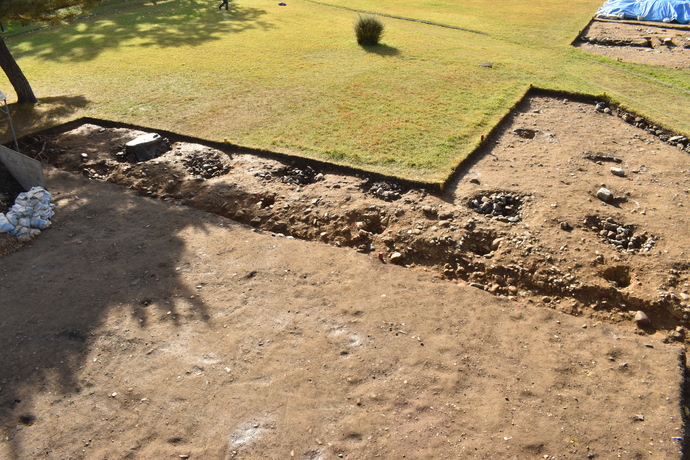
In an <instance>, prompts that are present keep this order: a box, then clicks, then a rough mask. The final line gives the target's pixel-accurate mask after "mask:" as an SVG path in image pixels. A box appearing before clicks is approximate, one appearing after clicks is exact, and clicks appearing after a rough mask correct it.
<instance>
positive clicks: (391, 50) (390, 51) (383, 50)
mask: <svg viewBox="0 0 690 460" xmlns="http://www.w3.org/2000/svg"><path fill="white" fill-rule="evenodd" d="M362 49H363V50H364V51H366V52H367V53H371V54H378V55H379V56H399V55H400V50H399V49H398V48H395V47H393V46H388V45H386V44H383V43H380V44H378V45H374V46H362Z"/></svg>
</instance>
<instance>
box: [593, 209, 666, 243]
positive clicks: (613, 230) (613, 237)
mask: <svg viewBox="0 0 690 460" xmlns="http://www.w3.org/2000/svg"><path fill="white" fill-rule="evenodd" d="M584 223H585V225H586V226H587V227H588V228H590V229H591V230H594V231H596V232H598V233H599V236H601V237H602V238H603V239H604V241H606V242H607V243H609V244H612V245H614V246H616V247H617V248H618V249H621V250H627V251H629V252H649V251H650V250H651V249H652V247H653V246H654V242H655V241H656V239H655V238H654V237H653V236H651V235H649V234H647V232H642V233H639V234H635V227H634V226H633V225H623V224H619V223H618V222H616V221H615V220H614V219H613V217H607V218H606V219H605V220H603V221H602V220H601V219H599V218H598V217H596V216H589V217H587V218H585V221H584Z"/></svg>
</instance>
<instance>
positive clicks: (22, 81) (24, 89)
mask: <svg viewBox="0 0 690 460" xmlns="http://www.w3.org/2000/svg"><path fill="white" fill-rule="evenodd" d="M0 68H2V70H4V71H5V75H7V78H8V79H9V80H10V83H12V86H13V87H14V90H15V92H16V93H17V99H18V101H17V102H19V103H20V104H23V103H29V104H35V103H36V102H38V99H36V96H34V91H33V90H32V89H31V85H30V84H29V80H27V79H26V77H25V76H24V72H22V69H20V68H19V64H17V61H15V60H14V57H13V56H12V53H10V50H9V49H8V48H7V45H6V44H5V40H4V39H3V38H2V37H0Z"/></svg>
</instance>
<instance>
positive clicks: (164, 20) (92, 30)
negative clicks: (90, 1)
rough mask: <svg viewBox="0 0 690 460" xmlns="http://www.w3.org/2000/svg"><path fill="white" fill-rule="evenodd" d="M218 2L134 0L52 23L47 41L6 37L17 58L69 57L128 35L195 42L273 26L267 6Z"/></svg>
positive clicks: (142, 41)
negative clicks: (135, 0) (151, 1)
mask: <svg viewBox="0 0 690 460" xmlns="http://www.w3.org/2000/svg"><path fill="white" fill-rule="evenodd" d="M218 3H220V2H218ZM218 3H217V2H216V0H214V1H213V2H210V3H209V2H208V1H203V2H201V1H196V0H189V1H182V0H174V1H169V2H160V3H157V4H155V5H148V4H144V5H142V4H137V5H135V6H132V7H129V8H126V9H123V10H118V11H114V12H110V13H108V14H107V15H106V14H99V15H94V16H90V17H86V18H81V19H79V20H77V22H78V23H77V24H76V25H71V26H67V27H58V26H55V27H52V28H51V29H50V40H48V39H47V38H46V37H47V36H46V34H44V33H28V34H22V35H20V36H16V37H7V38H6V41H7V42H8V45H10V46H12V45H14V42H17V43H21V49H19V50H17V51H15V50H13V54H14V55H15V58H20V57H34V58H39V59H45V60H53V61H65V62H70V61H72V62H73V61H89V60H92V59H95V58H96V57H97V56H98V55H100V54H101V53H103V52H106V51H107V50H110V49H115V48H119V47H121V46H128V42H130V41H132V40H134V41H136V42H137V45H136V46H144V47H146V46H157V47H179V46H199V45H201V44H203V43H205V42H208V41H211V40H221V39H222V38H223V35H225V34H227V33H240V32H244V31H246V30H250V29H257V28H258V29H263V30H269V29H271V28H273V26H272V25H271V24H270V23H268V22H265V21H262V20H261V18H262V17H263V16H264V15H265V14H266V11H265V10H262V9H259V8H251V7H245V6H241V5H237V4H234V3H233V2H231V6H230V9H229V10H228V11H226V10H225V9H223V10H221V11H219V10H218ZM129 46H131V45H129Z"/></svg>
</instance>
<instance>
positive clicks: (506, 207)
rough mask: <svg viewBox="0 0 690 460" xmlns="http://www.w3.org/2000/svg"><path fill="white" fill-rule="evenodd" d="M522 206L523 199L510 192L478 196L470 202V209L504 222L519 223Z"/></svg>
mask: <svg viewBox="0 0 690 460" xmlns="http://www.w3.org/2000/svg"><path fill="white" fill-rule="evenodd" d="M520 206H522V198H521V197H520V196H518V195H516V194H513V193H508V192H496V193H491V194H488V195H477V196H476V197H474V198H472V199H471V200H470V202H469V207H470V209H472V210H474V211H476V212H478V213H480V214H485V215H489V216H491V218H492V219H496V220H499V221H502V222H519V221H520V215H519V212H520Z"/></svg>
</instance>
